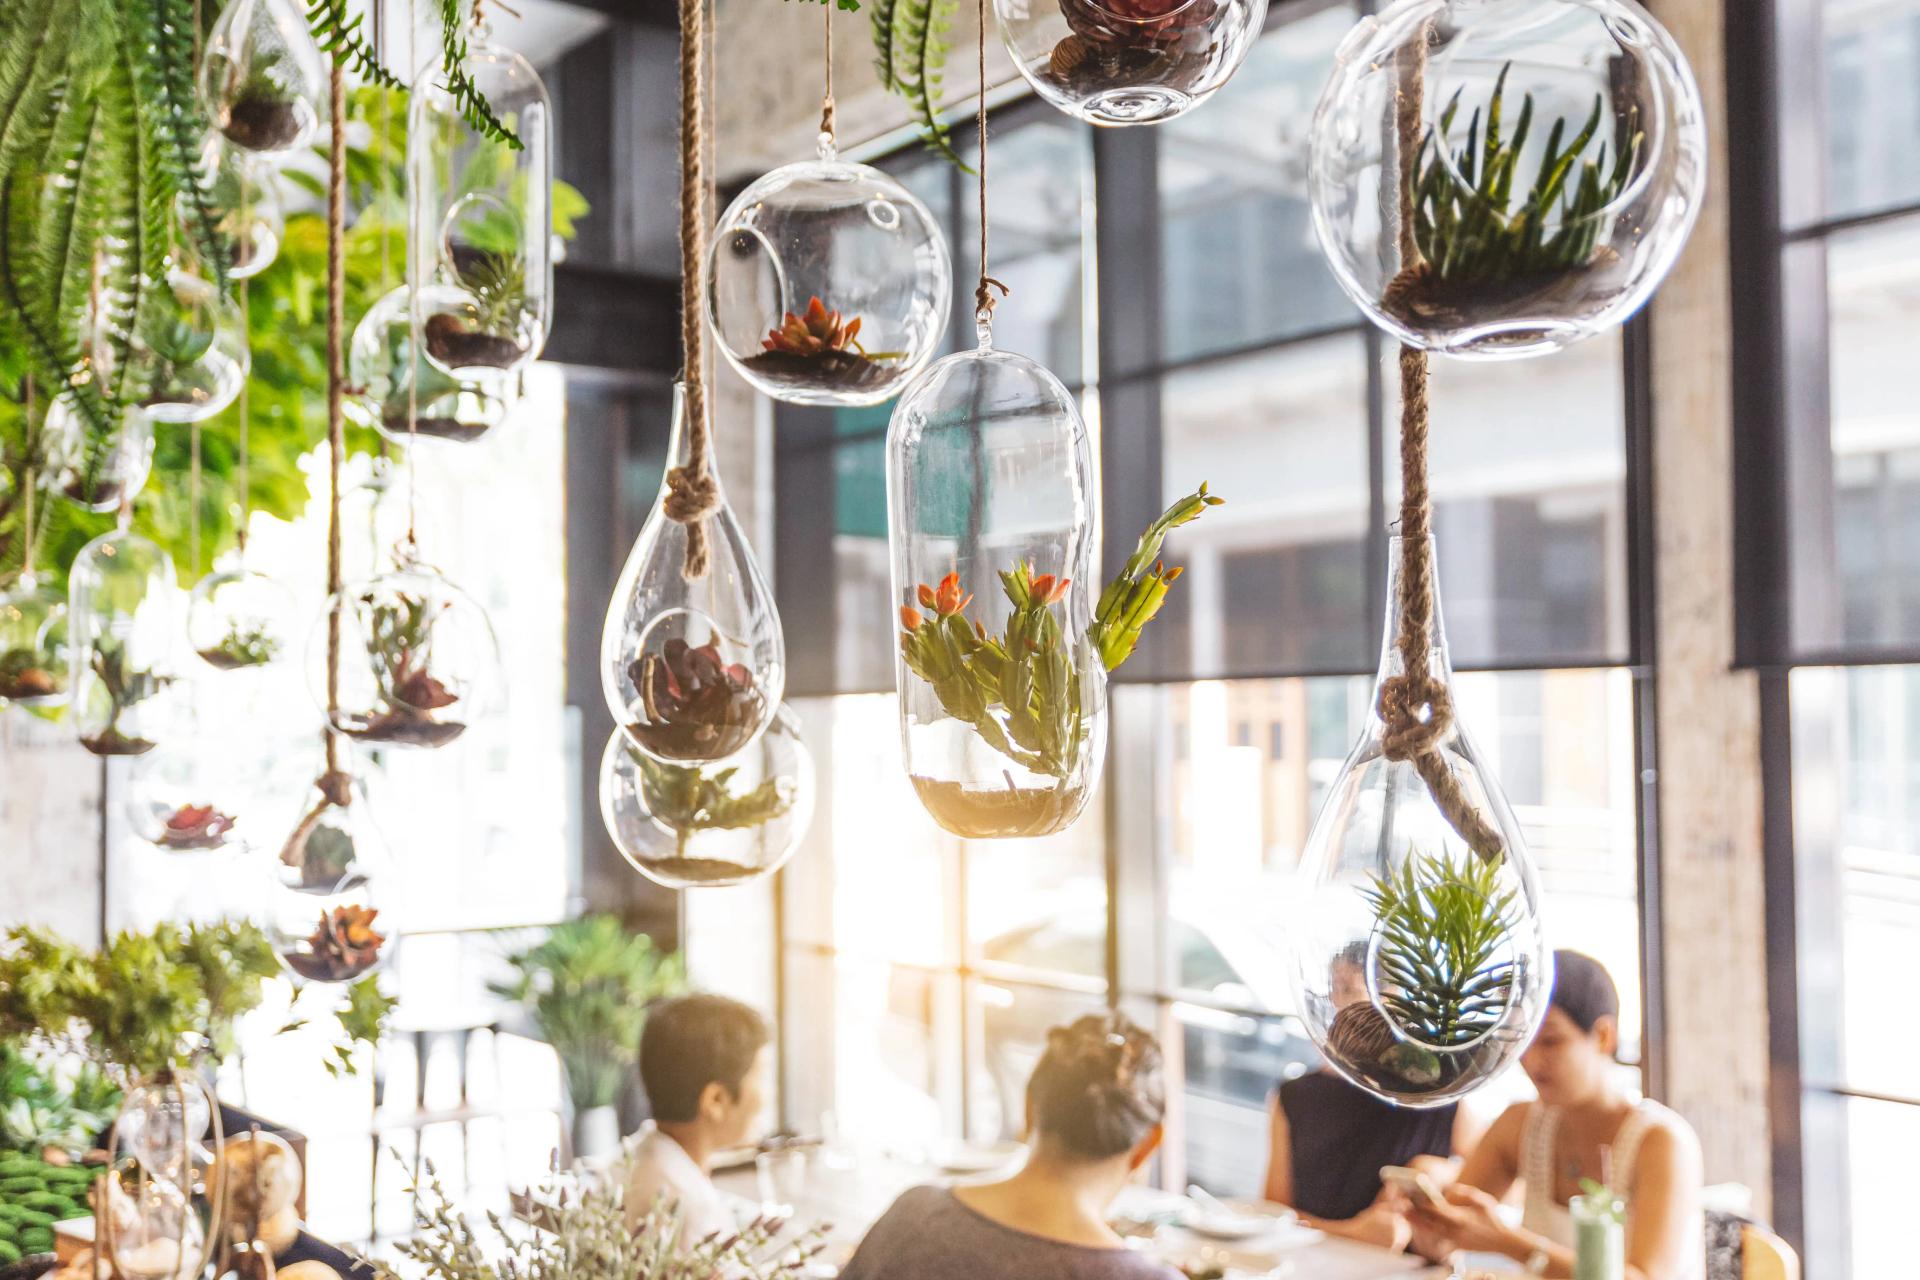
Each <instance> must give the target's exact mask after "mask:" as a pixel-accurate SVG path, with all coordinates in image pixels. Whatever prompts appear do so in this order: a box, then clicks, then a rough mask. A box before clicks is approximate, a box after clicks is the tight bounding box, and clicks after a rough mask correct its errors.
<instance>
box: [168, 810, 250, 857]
mask: <svg viewBox="0 0 1920 1280" xmlns="http://www.w3.org/2000/svg"><path fill="white" fill-rule="evenodd" d="M232 830H233V819H232V818H230V817H228V816H227V815H226V814H224V813H221V812H220V811H219V810H218V809H216V808H214V807H213V806H212V805H210V804H183V805H181V806H180V807H179V808H178V809H175V810H174V811H173V812H172V813H170V814H168V815H167V820H166V822H165V823H164V824H163V825H162V826H161V829H160V839H159V841H158V843H159V844H160V845H161V847H162V848H167V849H215V848H218V847H219V846H220V845H222V844H224V843H226V838H227V833H228V832H230V831H232Z"/></svg>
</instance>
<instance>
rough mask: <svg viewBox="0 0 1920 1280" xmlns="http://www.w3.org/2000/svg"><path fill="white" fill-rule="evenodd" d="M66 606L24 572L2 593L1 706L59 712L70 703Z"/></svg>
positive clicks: (62, 599) (0, 642) (42, 584)
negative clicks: (68, 698)
mask: <svg viewBox="0 0 1920 1280" xmlns="http://www.w3.org/2000/svg"><path fill="white" fill-rule="evenodd" d="M67 662H68V659H67V602H66V600H65V599H64V598H62V597H61V596H58V595H56V594H54V592H53V590H52V588H50V587H48V586H47V585H46V584H45V583H43V582H41V581H40V580H39V579H38V578H36V577H34V575H33V574H31V573H23V574H21V575H20V576H19V577H18V578H15V579H14V581H13V584H12V585H11V586H9V587H8V588H7V589H6V590H5V591H0V707H6V706H14V705H17V706H22V707H28V708H31V709H36V710H40V711H49V712H50V711H57V710H58V709H59V708H60V707H62V706H64V705H65V704H66V701H67V677H68V671H67Z"/></svg>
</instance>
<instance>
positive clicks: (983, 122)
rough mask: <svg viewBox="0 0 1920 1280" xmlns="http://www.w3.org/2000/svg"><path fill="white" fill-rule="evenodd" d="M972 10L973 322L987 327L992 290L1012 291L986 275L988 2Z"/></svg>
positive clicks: (979, 1) (981, 0) (984, 0)
mask: <svg viewBox="0 0 1920 1280" xmlns="http://www.w3.org/2000/svg"><path fill="white" fill-rule="evenodd" d="M974 10H975V13H976V15H977V17H978V18H979V27H980V40H979V54H980V57H979V69H980V95H979V98H978V103H977V106H976V108H975V112H974V123H975V128H974V133H975V134H977V135H978V137H979V143H980V158H979V160H978V162H977V163H978V164H979V166H980V283H979V284H977V285H975V286H974V290H973V319H974V322H975V323H976V324H980V325H987V324H991V323H992V322H993V304H994V302H995V301H996V299H995V298H994V296H993V291H994V290H995V289H998V290H999V291H1000V296H1001V297H1002V298H1004V297H1006V296H1007V294H1009V293H1010V292H1012V291H1011V290H1010V289H1008V288H1007V286H1006V285H1004V284H1001V283H1000V282H999V281H998V280H995V279H994V278H993V277H992V276H990V275H988V274H987V0H977V3H976V4H975V6H974Z"/></svg>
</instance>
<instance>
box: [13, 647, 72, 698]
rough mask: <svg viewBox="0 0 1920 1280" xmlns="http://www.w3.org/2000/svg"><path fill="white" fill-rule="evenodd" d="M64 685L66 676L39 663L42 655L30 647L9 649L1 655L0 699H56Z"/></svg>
mask: <svg viewBox="0 0 1920 1280" xmlns="http://www.w3.org/2000/svg"><path fill="white" fill-rule="evenodd" d="M65 688H66V681H65V679H64V678H63V677H62V676H61V675H60V674H59V673H58V672H57V671H55V670H54V669H53V668H51V667H47V666H43V665H42V664H41V655H40V654H39V653H36V652H35V651H34V650H32V649H9V650H8V651H7V652H6V653H4V654H0V700H5V701H7V702H33V701H37V700H39V699H41V698H55V697H58V696H59V695H60V693H61V692H62V691H63V690H64V689H65Z"/></svg>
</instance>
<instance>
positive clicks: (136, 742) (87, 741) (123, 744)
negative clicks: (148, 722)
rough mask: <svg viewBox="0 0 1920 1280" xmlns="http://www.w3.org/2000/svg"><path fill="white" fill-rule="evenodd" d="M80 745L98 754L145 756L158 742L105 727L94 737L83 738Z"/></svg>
mask: <svg viewBox="0 0 1920 1280" xmlns="http://www.w3.org/2000/svg"><path fill="white" fill-rule="evenodd" d="M80 745H81V746H83V747H85V748H86V749H87V750H89V751H91V752H93V754H95V755H97V756H143V755H145V754H146V753H147V752H149V751H151V750H153V748H154V746H155V745H156V744H155V743H153V742H151V741H149V740H148V739H146V738H136V737H130V736H129V735H127V734H124V733H122V732H120V731H119V730H118V729H103V730H101V731H100V732H99V733H96V734H94V735H93V736H92V737H84V738H81V739H80Z"/></svg>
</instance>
